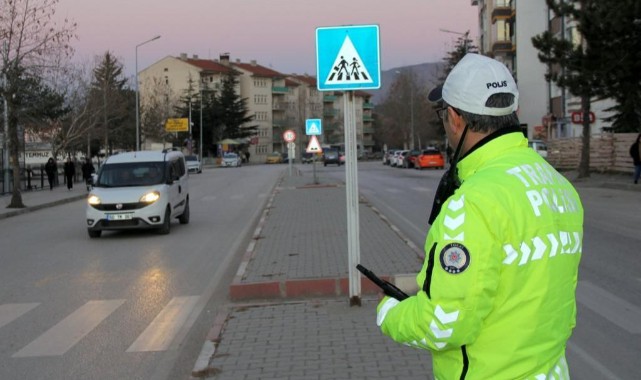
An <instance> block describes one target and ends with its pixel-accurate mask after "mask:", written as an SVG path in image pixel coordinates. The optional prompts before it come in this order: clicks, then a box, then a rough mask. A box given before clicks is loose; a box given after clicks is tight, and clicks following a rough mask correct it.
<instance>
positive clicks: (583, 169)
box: [579, 95, 590, 178]
mask: <svg viewBox="0 0 641 380" xmlns="http://www.w3.org/2000/svg"><path fill="white" fill-rule="evenodd" d="M581 111H582V112H583V146H582V148H581V161H580V162H579V178H588V177H590V97H588V96H585V95H584V96H582V97H581Z"/></svg>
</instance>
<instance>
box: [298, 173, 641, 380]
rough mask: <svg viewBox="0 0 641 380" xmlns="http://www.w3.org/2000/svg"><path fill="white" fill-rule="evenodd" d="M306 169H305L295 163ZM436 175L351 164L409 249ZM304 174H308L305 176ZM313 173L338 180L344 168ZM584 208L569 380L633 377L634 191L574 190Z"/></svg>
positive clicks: (636, 298)
mask: <svg viewBox="0 0 641 380" xmlns="http://www.w3.org/2000/svg"><path fill="white" fill-rule="evenodd" d="M303 167H304V170H305V171H306V172H311V168H310V166H303ZM442 174H443V171H442V170H423V171H417V170H413V169H397V168H391V167H389V166H384V165H382V164H381V163H380V162H379V161H376V162H373V161H372V162H359V166H358V182H359V191H360V193H361V194H362V195H364V196H365V198H367V199H368V201H369V202H370V203H371V204H372V205H374V206H375V207H376V208H378V209H379V210H381V211H382V212H383V214H384V215H386V216H387V217H388V218H389V219H390V221H391V222H392V223H393V224H395V225H396V226H397V227H398V228H399V229H400V230H401V231H402V232H403V233H404V234H405V235H406V236H407V237H408V238H409V239H410V240H411V241H412V242H413V243H414V244H416V245H417V246H418V247H423V245H424V243H425V237H426V232H427V227H428V225H427V217H428V215H429V211H430V210H431V206H432V198H433V196H434V192H435V190H436V187H437V185H438V181H439V179H440V177H441V175H442ZM310 175H311V174H310ZM319 175H324V176H332V177H335V178H340V179H344V178H345V169H344V167H341V168H338V167H330V166H328V167H325V168H322V169H320V170H319ZM577 189H578V191H579V193H580V195H581V199H582V202H583V206H584V210H585V223H584V242H583V257H582V261H581V266H580V268H579V284H578V287H577V300H578V311H577V327H576V329H575V330H574V334H573V336H572V338H571V339H570V341H569V344H568V349H567V358H568V362H569V364H570V369H571V375H572V377H573V378H576V379H586V380H592V379H594V380H601V379H609V380H617V379H621V380H623V379H638V378H641V369H639V365H638V360H639V358H640V357H641V249H639V247H641V233H639V226H641V192H636V191H624V190H615V189H603V188H593V187H578V188H577Z"/></svg>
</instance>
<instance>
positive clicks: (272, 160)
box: [265, 152, 283, 164]
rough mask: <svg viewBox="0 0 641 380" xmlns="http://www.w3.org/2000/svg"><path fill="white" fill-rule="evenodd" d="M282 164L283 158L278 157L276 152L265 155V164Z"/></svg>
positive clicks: (278, 154)
mask: <svg viewBox="0 0 641 380" xmlns="http://www.w3.org/2000/svg"><path fill="white" fill-rule="evenodd" d="M282 162H283V156H281V155H280V153H278V152H273V153H270V154H268V155H267V159H266V160H265V163H266V164H280V163H282Z"/></svg>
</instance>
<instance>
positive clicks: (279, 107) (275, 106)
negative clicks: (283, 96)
mask: <svg viewBox="0 0 641 380" xmlns="http://www.w3.org/2000/svg"><path fill="white" fill-rule="evenodd" d="M286 109H287V103H284V102H274V103H272V110H273V111H285V110H286Z"/></svg>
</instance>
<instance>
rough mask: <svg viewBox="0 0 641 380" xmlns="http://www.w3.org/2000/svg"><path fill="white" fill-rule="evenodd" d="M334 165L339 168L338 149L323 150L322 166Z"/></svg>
mask: <svg viewBox="0 0 641 380" xmlns="http://www.w3.org/2000/svg"><path fill="white" fill-rule="evenodd" d="M328 164H336V165H338V166H341V158H340V153H339V152H338V149H323V166H327V165H328Z"/></svg>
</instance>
